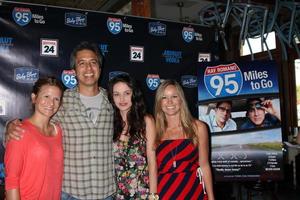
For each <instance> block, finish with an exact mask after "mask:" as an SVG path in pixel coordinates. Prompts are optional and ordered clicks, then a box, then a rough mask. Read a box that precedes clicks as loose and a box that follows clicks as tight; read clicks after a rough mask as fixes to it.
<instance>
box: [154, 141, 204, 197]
mask: <svg viewBox="0 0 300 200" xmlns="http://www.w3.org/2000/svg"><path fill="white" fill-rule="evenodd" d="M156 157H157V166H158V188H157V189H158V194H159V197H160V199H162V200H204V199H206V197H205V198H204V193H203V188H202V185H201V184H200V182H199V178H198V177H197V176H196V173H197V168H198V167H199V163H198V160H199V159H198V148H197V146H195V145H194V144H193V142H192V140H191V139H178V140H164V141H162V142H161V143H160V145H159V146H158V148H157V150H156Z"/></svg>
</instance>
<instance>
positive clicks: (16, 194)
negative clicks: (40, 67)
mask: <svg viewBox="0 0 300 200" xmlns="http://www.w3.org/2000/svg"><path fill="white" fill-rule="evenodd" d="M20 199H21V198H20V190H19V189H11V190H7V191H6V197H5V200H20Z"/></svg>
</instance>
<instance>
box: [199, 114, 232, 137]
mask: <svg viewBox="0 0 300 200" xmlns="http://www.w3.org/2000/svg"><path fill="white" fill-rule="evenodd" d="M199 119H200V120H202V121H203V122H205V123H206V124H207V125H208V126H209V130H210V132H211V133H214V132H221V131H234V130H236V123H235V121H233V120H232V119H228V120H227V121H226V123H225V126H224V127H223V128H221V127H219V126H218V124H217V122H216V116H215V115H212V114H210V115H202V116H199Z"/></svg>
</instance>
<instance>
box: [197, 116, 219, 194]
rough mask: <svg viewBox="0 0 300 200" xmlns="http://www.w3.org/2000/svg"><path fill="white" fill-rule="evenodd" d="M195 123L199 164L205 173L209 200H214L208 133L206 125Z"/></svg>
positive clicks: (204, 177)
mask: <svg viewBox="0 0 300 200" xmlns="http://www.w3.org/2000/svg"><path fill="white" fill-rule="evenodd" d="M195 123H196V127H197V129H196V130H197V132H196V135H197V137H198V149H199V164H200V167H201V170H202V172H203V179H204V184H205V189H206V192H207V195H208V199H209V200H214V199H215V197H214V192H213V181H212V173H211V168H210V161H209V144H208V141H209V140H208V131H207V128H206V125H205V124H204V123H203V122H200V121H199V120H196V121H195Z"/></svg>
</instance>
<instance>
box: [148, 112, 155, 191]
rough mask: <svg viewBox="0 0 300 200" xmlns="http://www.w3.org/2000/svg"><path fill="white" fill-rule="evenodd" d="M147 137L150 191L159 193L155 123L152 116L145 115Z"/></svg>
mask: <svg viewBox="0 0 300 200" xmlns="http://www.w3.org/2000/svg"><path fill="white" fill-rule="evenodd" d="M145 122H146V138H147V160H148V169H149V181H150V185H149V187H150V193H157V165H156V154H155V136H156V131H155V123H154V119H153V118H152V117H151V116H146V117H145Z"/></svg>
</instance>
